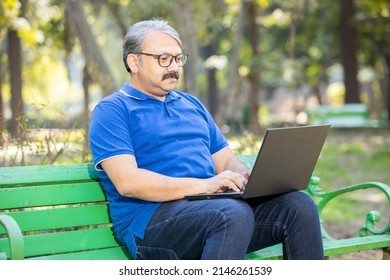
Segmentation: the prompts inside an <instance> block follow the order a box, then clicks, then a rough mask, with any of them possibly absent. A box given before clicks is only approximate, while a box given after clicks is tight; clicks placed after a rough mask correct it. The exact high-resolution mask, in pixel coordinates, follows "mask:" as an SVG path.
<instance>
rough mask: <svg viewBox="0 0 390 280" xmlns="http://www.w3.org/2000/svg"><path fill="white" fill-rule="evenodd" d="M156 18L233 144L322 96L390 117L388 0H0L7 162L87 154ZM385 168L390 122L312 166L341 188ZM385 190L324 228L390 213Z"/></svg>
mask: <svg viewBox="0 0 390 280" xmlns="http://www.w3.org/2000/svg"><path fill="white" fill-rule="evenodd" d="M150 18H164V19H167V20H168V21H169V22H170V23H171V24H172V25H173V26H174V27H175V28H176V29H177V30H178V31H179V33H180V34H181V38H182V41H183V45H184V51H185V52H186V53H188V54H189V61H188V62H187V64H186V65H185V67H184V75H183V78H182V80H181V82H180V84H179V87H178V88H179V89H180V90H183V91H186V92H189V93H190V94H193V95H195V96H197V97H198V98H199V99H201V100H202V102H203V103H204V104H205V105H206V107H207V108H208V109H209V110H210V112H211V114H212V115H213V117H214V118H215V120H216V122H217V124H218V125H219V126H220V127H221V129H222V131H223V133H225V135H226V137H227V138H228V140H229V142H230V144H231V146H232V148H233V149H234V151H235V152H236V153H237V154H255V153H257V151H258V149H259V147H260V145H261V141H262V137H263V135H264V131H265V129H266V128H267V127H280V126H291V125H304V124H307V121H308V120H307V114H306V113H305V112H306V110H307V108H313V107H316V106H319V105H330V106H340V105H342V104H348V103H362V104H365V105H366V106H367V107H368V108H369V112H370V115H369V118H370V119H373V120H378V119H380V120H389V108H390V98H389V96H390V73H389V69H390V3H389V1H388V0H375V1H372V0H340V1H328V0H290V1H286V0H285V1H282V0H274V1H270V0H212V1H209V0H196V1H184V0H143V1H139V0H85V1H80V0H64V1H60V0H30V1H27V0H24V1H22V0H19V1H17V0H0V146H1V149H0V166H13V165H39V164H64V163H81V162H91V161H92V158H91V153H90V150H89V146H88V137H87V135H88V133H87V132H88V125H89V118H90V112H91V110H93V107H94V106H95V105H96V103H97V102H98V101H99V100H100V99H101V98H103V97H104V96H106V95H108V94H110V93H111V92H114V91H115V90H117V89H118V88H120V87H121V85H122V84H123V83H125V82H127V81H129V74H128V73H127V72H126V70H125V68H124V65H123V62H122V41H123V37H124V35H125V33H126V31H127V29H128V28H129V27H130V26H131V24H133V23H135V22H137V21H139V20H143V19H150ZM389 170H390V131H389V129H388V128H387V127H386V126H384V127H354V128H350V127H344V128H343V127H341V128H337V129H336V128H333V129H331V131H330V133H329V136H328V139H327V141H326V143H325V147H324V149H323V152H322V154H321V157H320V160H319V162H318V164H317V166H316V169H315V175H317V176H319V177H320V178H321V183H320V186H321V187H322V188H323V189H324V190H332V189H337V188H341V187H343V186H347V185H351V184H356V183H360V182H365V181H380V182H383V183H386V184H390V173H389ZM386 201H387V200H386V198H385V197H383V196H381V195H380V194H379V193H376V192H375V191H370V192H365V191H362V192H361V194H359V195H354V196H352V197H343V198H342V199H340V200H337V201H336V202H335V203H334V205H333V206H332V207H330V208H331V210H329V213H326V216H327V217H329V218H330V222H329V225H328V226H329V227H331V228H332V229H333V231H334V232H335V233H336V235H339V236H340V237H345V236H348V235H355V234H356V232H357V229H358V227H359V226H360V225H362V224H363V222H364V221H362V220H361V219H363V220H364V216H365V213H367V212H368V211H369V210H371V208H375V209H376V210H380V211H381V213H382V215H383V217H384V218H385V219H384V220H385V221H384V223H387V222H388V220H389V216H390V209H389V207H388V203H387V202H386ZM356 205H359V206H358V207H356ZM347 209H354V211H347ZM341 228H343V230H341ZM346 228H347V229H348V230H345V229H346ZM376 254H377V252H369V253H364V255H361V254H360V255H353V256H345V258H371V257H372V258H380V257H378V256H377V255H376Z"/></svg>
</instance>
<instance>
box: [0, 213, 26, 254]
mask: <svg viewBox="0 0 390 280" xmlns="http://www.w3.org/2000/svg"><path fill="white" fill-rule="evenodd" d="M0 225H2V226H3V227H4V228H5V230H6V232H7V235H8V238H9V245H10V250H11V256H10V259H11V260H22V259H24V253H23V251H24V240H23V234H22V231H21V229H20V227H19V225H18V224H17V222H16V221H15V219H14V218H12V217H11V216H9V215H6V214H0ZM0 259H7V254H6V253H5V252H0Z"/></svg>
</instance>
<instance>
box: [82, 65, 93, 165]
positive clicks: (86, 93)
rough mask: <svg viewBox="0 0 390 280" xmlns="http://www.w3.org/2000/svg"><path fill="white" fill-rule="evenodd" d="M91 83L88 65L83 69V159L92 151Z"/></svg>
mask: <svg viewBox="0 0 390 280" xmlns="http://www.w3.org/2000/svg"><path fill="white" fill-rule="evenodd" d="M90 83H91V76H90V75H89V73H88V67H87V65H85V66H84V69H83V90H84V112H83V127H84V147H83V159H85V158H86V155H87V154H89V153H90V149H89V145H88V143H89V137H88V135H89V122H90V111H89V101H90V98H89V85H90Z"/></svg>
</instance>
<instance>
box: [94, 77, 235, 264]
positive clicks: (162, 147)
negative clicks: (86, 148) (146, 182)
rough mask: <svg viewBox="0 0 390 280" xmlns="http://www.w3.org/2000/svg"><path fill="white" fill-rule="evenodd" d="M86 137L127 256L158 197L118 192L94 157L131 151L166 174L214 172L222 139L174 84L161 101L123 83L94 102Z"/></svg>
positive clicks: (99, 159)
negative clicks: (214, 155) (96, 103)
mask: <svg viewBox="0 0 390 280" xmlns="http://www.w3.org/2000/svg"><path fill="white" fill-rule="evenodd" d="M89 137H90V145H91V150H92V155H93V160H94V164H95V167H96V169H97V170H98V171H100V172H99V176H100V178H101V179H102V184H103V186H104V188H105V191H106V194H107V199H108V200H109V202H110V204H109V205H110V206H109V207H110V215H111V218H112V222H113V226H114V229H115V233H116V236H117V237H118V239H119V240H120V241H121V242H122V243H124V244H126V246H127V247H128V248H129V251H130V254H131V255H132V256H133V257H135V253H136V251H137V246H136V244H135V241H134V236H137V237H139V238H143V236H144V232H145V229H146V226H147V224H148V222H149V220H150V218H151V217H152V215H153V213H154V211H155V210H156V209H157V208H158V207H159V206H160V204H161V203H156V202H150V201H145V200H140V199H136V198H130V197H125V196H122V195H120V194H119V193H118V191H117V190H116V188H115V186H114V185H113V184H112V182H111V180H110V179H109V178H108V176H107V174H106V173H105V172H104V170H102V168H101V167H100V163H101V162H102V161H104V160H106V159H109V158H112V157H116V156H121V155H132V156H134V157H135V159H136V161H137V164H138V167H139V168H143V169H147V170H150V171H154V172H157V173H160V174H163V175H167V176H172V177H194V178H210V177H212V176H215V173H216V172H215V166H214V163H213V160H212V157H211V156H212V155H213V154H215V153H217V152H218V151H220V150H221V149H223V148H225V147H226V146H227V145H228V144H227V141H226V139H225V138H224V136H223V135H222V133H221V131H220V130H219V128H218V127H217V125H216V124H215V122H214V120H213V119H212V117H211V115H210V114H209V112H208V111H207V109H206V108H205V107H204V106H203V105H202V104H201V102H200V101H199V100H198V99H197V98H195V97H194V96H191V95H189V94H186V93H183V92H180V91H176V90H175V91H171V92H169V93H168V95H167V96H166V99H165V101H164V102H162V101H160V100H158V99H156V98H154V97H152V96H149V95H147V94H144V93H142V92H140V91H138V90H136V89H134V88H132V87H131V86H130V85H129V84H124V86H123V87H122V89H120V90H119V91H117V92H114V93H113V94H111V95H109V96H107V97H105V98H104V99H102V100H101V101H100V102H99V104H98V105H97V106H96V107H95V108H94V110H93V112H92V118H91V124H90V130H89Z"/></svg>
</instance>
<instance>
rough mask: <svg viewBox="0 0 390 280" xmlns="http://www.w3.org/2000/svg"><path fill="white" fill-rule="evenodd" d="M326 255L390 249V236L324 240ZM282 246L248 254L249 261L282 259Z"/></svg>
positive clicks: (278, 245) (277, 245)
mask: <svg viewBox="0 0 390 280" xmlns="http://www.w3.org/2000/svg"><path fill="white" fill-rule="evenodd" d="M323 242H324V254H325V256H326V257H328V256H333V255H340V254H348V253H354V252H359V251H367V250H373V249H378V248H387V247H390V235H374V236H364V237H352V238H348V239H337V240H336V239H335V240H323ZM282 256H283V252H282V244H281V243H280V244H276V245H274V246H271V247H267V248H264V249H262V250H259V251H256V252H253V253H249V254H247V256H246V258H247V259H253V260H264V259H266V260H276V259H282Z"/></svg>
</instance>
